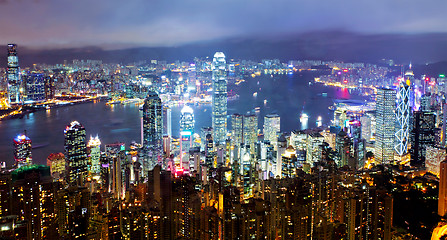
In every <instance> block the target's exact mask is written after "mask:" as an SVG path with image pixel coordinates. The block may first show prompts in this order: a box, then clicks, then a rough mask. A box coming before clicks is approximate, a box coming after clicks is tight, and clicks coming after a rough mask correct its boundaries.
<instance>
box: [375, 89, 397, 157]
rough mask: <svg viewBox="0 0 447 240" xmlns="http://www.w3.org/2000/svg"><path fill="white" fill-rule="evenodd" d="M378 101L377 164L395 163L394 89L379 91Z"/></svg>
mask: <svg viewBox="0 0 447 240" xmlns="http://www.w3.org/2000/svg"><path fill="white" fill-rule="evenodd" d="M376 97H377V99H376V142H375V152H374V156H375V161H376V164H389V163H392V162H393V161H394V137H395V135H394V133H395V131H394V129H395V122H396V120H395V113H394V111H395V109H396V92H395V91H394V90H392V89H386V88H380V89H377V96H376Z"/></svg>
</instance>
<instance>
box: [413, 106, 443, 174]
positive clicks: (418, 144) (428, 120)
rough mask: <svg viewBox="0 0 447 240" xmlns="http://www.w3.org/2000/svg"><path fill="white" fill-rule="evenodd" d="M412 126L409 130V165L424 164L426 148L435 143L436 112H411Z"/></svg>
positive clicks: (419, 165) (418, 165)
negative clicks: (412, 115)
mask: <svg viewBox="0 0 447 240" xmlns="http://www.w3.org/2000/svg"><path fill="white" fill-rule="evenodd" d="M413 114H414V117H413V121H412V123H413V124H412V128H411V132H410V144H411V149H410V155H411V161H410V164H411V166H417V167H421V166H424V165H425V156H426V149H427V147H428V146H433V145H435V143H436V135H437V129H436V114H435V113H434V112H420V111H416V112H414V113H413Z"/></svg>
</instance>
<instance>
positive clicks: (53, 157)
mask: <svg viewBox="0 0 447 240" xmlns="http://www.w3.org/2000/svg"><path fill="white" fill-rule="evenodd" d="M47 166H49V167H50V173H51V177H53V180H55V181H63V180H64V178H65V175H66V162H65V155H64V154H63V153H50V155H48V157H47Z"/></svg>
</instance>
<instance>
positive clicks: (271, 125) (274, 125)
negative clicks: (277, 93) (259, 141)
mask: <svg viewBox="0 0 447 240" xmlns="http://www.w3.org/2000/svg"><path fill="white" fill-rule="evenodd" d="M280 131H281V125H280V118H279V115H278V114H268V115H266V116H265V117H264V140H268V141H270V143H271V144H274V143H276V141H277V140H278V133H279V132H280Z"/></svg>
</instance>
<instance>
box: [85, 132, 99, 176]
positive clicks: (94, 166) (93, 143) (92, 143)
mask: <svg viewBox="0 0 447 240" xmlns="http://www.w3.org/2000/svg"><path fill="white" fill-rule="evenodd" d="M87 152H88V161H89V172H90V173H91V174H92V175H99V173H100V170H101V168H100V166H99V164H100V161H99V160H100V158H101V140H99V137H98V136H96V137H92V136H90V140H89V141H88V143H87Z"/></svg>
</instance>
